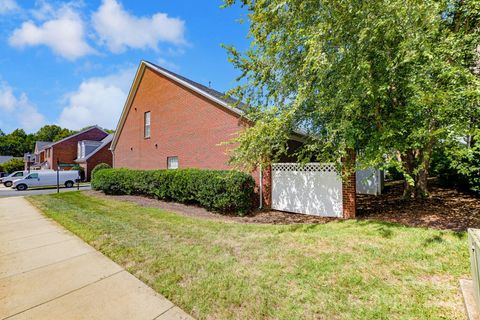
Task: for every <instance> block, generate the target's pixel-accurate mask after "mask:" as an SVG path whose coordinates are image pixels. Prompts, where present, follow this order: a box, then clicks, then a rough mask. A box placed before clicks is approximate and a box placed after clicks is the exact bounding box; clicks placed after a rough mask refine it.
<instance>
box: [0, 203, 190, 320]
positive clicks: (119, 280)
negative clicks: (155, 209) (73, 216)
mask: <svg viewBox="0 0 480 320" xmlns="http://www.w3.org/2000/svg"><path fill="white" fill-rule="evenodd" d="M0 319H38V320H41V319H85V320H86V319H102V320H105V319H149V320H150V319H192V318H191V317H190V316H189V315H188V314H186V313H185V312H183V311H182V310H181V309H179V308H178V307H176V306H175V305H174V304H173V303H172V302H170V301H168V300H167V299H165V298H164V297H163V296H161V295H159V294H157V293H156V292H155V291H154V290H152V289H151V288H150V287H148V286H147V285H145V284H144V283H143V282H141V281H140V280H138V279H137V278H135V277H134V276H133V275H131V274H130V273H128V272H127V271H125V270H124V269H123V268H122V267H121V266H119V265H117V264H116V263H114V262H113V261H111V260H110V259H108V258H107V257H105V256H104V255H102V254H101V253H100V252H98V251H96V250H95V249H94V248H93V247H90V246H89V245H87V244H86V243H85V242H83V241H82V240H81V239H79V238H78V237H76V236H75V235H73V234H71V233H70V232H68V231H66V230H65V229H63V228H62V227H61V226H60V225H58V224H57V223H56V222H54V221H52V220H49V219H47V218H45V217H44V216H43V215H42V214H41V213H40V212H39V211H38V210H37V209H36V208H35V207H33V206H32V205H31V204H30V203H29V202H28V201H27V200H25V199H24V198H20V197H15V198H3V199H0Z"/></svg>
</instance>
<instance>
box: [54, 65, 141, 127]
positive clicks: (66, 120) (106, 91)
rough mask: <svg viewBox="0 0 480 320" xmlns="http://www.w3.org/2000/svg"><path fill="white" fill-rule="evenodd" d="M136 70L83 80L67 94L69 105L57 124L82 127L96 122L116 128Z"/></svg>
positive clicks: (102, 125) (131, 69)
mask: <svg viewBox="0 0 480 320" xmlns="http://www.w3.org/2000/svg"><path fill="white" fill-rule="evenodd" d="M135 71H136V69H133V68H130V69H126V70H123V71H120V72H118V73H115V74H112V75H108V76H105V77H101V78H90V79H87V80H85V81H83V82H82V83H81V84H80V86H79V87H78V89H77V90H76V91H74V92H71V93H69V94H67V95H66V101H67V103H66V106H65V108H64V109H63V110H62V113H61V114H60V117H59V120H58V123H59V125H61V126H62V127H66V128H70V129H81V128H84V127H86V126H89V125H94V124H97V125H99V126H101V127H105V128H109V129H114V128H115V127H116V125H117V122H118V119H119V118H120V114H121V112H122V109H123V105H124V104H125V100H126V98H127V95H128V90H129V88H130V85H131V83H132V81H133V77H134V75H135Z"/></svg>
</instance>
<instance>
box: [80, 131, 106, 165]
mask: <svg viewBox="0 0 480 320" xmlns="http://www.w3.org/2000/svg"><path fill="white" fill-rule="evenodd" d="M112 140H113V134H109V135H108V136H106V137H105V138H103V139H102V140H101V144H100V145H99V146H98V147H97V148H96V149H95V150H93V151H92V152H90V153H89V154H87V155H86V156H85V157H84V158H78V159H75V162H84V161H87V160H88V159H89V158H90V157H92V156H93V155H94V154H96V153H97V152H98V151H100V150H102V149H103V148H104V147H105V146H106V145H108V144H109V143H110V142H112Z"/></svg>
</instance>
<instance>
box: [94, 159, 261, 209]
mask: <svg viewBox="0 0 480 320" xmlns="http://www.w3.org/2000/svg"><path fill="white" fill-rule="evenodd" d="M97 167H98V166H97ZM97 167H95V169H97ZM254 186H255V181H254V180H253V178H252V176H251V175H248V174H246V173H242V172H238V171H217V170H199V169H178V170H151V171H146V170H130V169H104V170H101V171H97V172H96V173H95V174H93V173H92V187H93V188H94V189H96V190H102V191H104V192H105V193H106V194H129V195H145V196H149V197H154V198H157V199H162V200H168V201H176V202H181V203H187V204H190V203H191V204H199V205H201V206H202V207H205V208H206V209H208V210H212V211H218V212H221V213H237V214H239V215H243V214H245V213H247V212H248V211H250V209H251V205H252V199H253V189H254Z"/></svg>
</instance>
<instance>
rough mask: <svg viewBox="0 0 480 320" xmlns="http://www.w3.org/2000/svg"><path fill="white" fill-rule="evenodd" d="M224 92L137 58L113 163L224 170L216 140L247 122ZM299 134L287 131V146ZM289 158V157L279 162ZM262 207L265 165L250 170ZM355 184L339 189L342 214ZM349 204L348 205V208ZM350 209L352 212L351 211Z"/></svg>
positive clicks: (267, 176)
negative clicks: (289, 134) (257, 169)
mask: <svg viewBox="0 0 480 320" xmlns="http://www.w3.org/2000/svg"><path fill="white" fill-rule="evenodd" d="M234 105H235V104H234V101H233V100H231V99H229V98H226V97H225V96H224V94H222V93H220V92H218V91H216V90H213V89H211V88H209V87H206V86H203V85H201V84H199V83H196V82H194V81H191V80H189V79H187V78H185V77H182V76H180V75H178V74H175V73H173V72H171V71H168V70H166V69H164V68H161V67H159V66H157V65H154V64H152V63H150V62H146V61H142V62H141V63H140V66H139V68H138V70H137V73H136V76H135V79H134V82H133V84H132V87H131V89H130V93H129V95H128V98H127V101H126V103H125V106H124V109H123V112H122V115H121V117H120V120H119V123H118V126H117V129H116V133H115V136H114V138H113V141H112V145H111V150H112V153H113V166H114V167H115V168H121V167H125V168H133V169H175V168H201V169H217V170H228V169H231V166H230V165H229V164H228V160H229V156H228V149H229V148H232V146H228V145H225V144H222V142H225V141H228V140H230V139H232V138H233V137H234V136H235V135H236V134H238V132H239V131H241V130H242V129H244V128H245V127H248V126H249V125H251V122H249V121H248V120H247V119H246V118H245V117H244V116H243V115H244V111H243V110H244V109H243V108H245V107H244V106H240V107H238V106H234ZM303 140H304V137H303V136H301V135H300V134H295V133H293V134H292V136H291V141H289V145H292V146H295V145H298V144H301V143H302V141H303ZM289 160H290V162H292V161H291V160H292V159H282V161H289ZM252 176H253V177H254V179H255V181H256V183H257V191H258V192H259V193H260V198H261V202H263V204H264V205H265V206H269V205H270V201H271V184H272V181H271V170H270V168H268V170H263V172H262V174H260V172H259V171H256V172H253V173H252ZM354 186H355V184H353V196H352V195H351V194H350V193H352V191H351V188H347V187H346V188H344V189H343V191H345V192H344V193H345V194H344V196H343V199H344V201H347V204H346V205H344V209H345V210H347V211H348V212H345V210H344V214H343V216H344V217H352V216H354V215H355V203H354V202H353V206H352V205H351V202H352V201H355V190H354ZM352 208H353V209H352ZM352 210H353V211H352Z"/></svg>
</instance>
